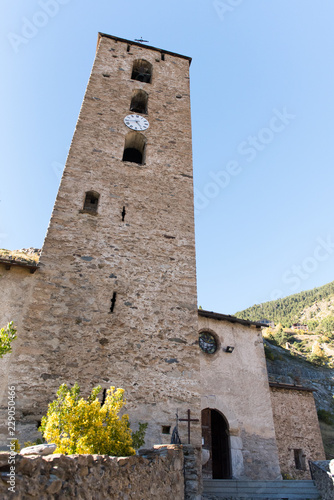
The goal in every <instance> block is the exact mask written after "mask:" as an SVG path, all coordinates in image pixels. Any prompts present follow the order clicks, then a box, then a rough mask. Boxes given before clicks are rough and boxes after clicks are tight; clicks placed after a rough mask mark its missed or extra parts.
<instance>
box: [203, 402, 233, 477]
mask: <svg viewBox="0 0 334 500" xmlns="http://www.w3.org/2000/svg"><path fill="white" fill-rule="evenodd" d="M202 443H203V449H205V450H208V451H209V452H210V458H209V460H208V461H207V462H206V463H205V464H204V465H203V478H208V479H231V477H232V470H231V449H230V434H229V425H228V422H227V420H226V418H225V417H224V415H222V414H221V413H220V412H219V411H218V410H214V409H211V408H205V409H204V410H202Z"/></svg>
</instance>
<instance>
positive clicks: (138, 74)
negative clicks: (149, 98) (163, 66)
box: [131, 59, 152, 83]
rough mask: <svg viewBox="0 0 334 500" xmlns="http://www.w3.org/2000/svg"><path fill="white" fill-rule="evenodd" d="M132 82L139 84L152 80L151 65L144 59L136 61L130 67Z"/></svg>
mask: <svg viewBox="0 0 334 500" xmlns="http://www.w3.org/2000/svg"><path fill="white" fill-rule="evenodd" d="M131 79H132V80H138V81H139V82H144V83H151V80H152V64H151V63H149V62H148V61H145V59H136V60H135V61H134V62H133V66H132V74H131Z"/></svg>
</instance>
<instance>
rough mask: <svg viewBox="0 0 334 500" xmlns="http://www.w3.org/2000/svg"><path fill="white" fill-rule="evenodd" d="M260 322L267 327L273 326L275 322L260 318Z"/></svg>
mask: <svg viewBox="0 0 334 500" xmlns="http://www.w3.org/2000/svg"><path fill="white" fill-rule="evenodd" d="M260 323H262V324H263V325H265V326H267V327H270V328H275V323H274V321H271V320H270V319H261V320H260Z"/></svg>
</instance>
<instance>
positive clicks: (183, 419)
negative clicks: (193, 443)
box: [179, 410, 199, 444]
mask: <svg viewBox="0 0 334 500" xmlns="http://www.w3.org/2000/svg"><path fill="white" fill-rule="evenodd" d="M187 413H188V418H179V422H188V444H190V422H199V420H198V418H190V410H188V412H187Z"/></svg>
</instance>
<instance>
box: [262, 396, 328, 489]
mask: <svg viewBox="0 0 334 500" xmlns="http://www.w3.org/2000/svg"><path fill="white" fill-rule="evenodd" d="M270 392H271V401H272V407H273V414H274V422H275V432H276V441H277V446H278V453H279V460H280V466H281V471H282V474H287V475H289V476H290V477H292V478H293V479H310V472H309V468H308V461H309V460H312V461H314V460H325V452H324V447H323V443H322V438H321V433H320V428H319V422H318V416H317V411H316V407H315V403H314V397H313V393H312V392H308V391H298V390H291V389H278V388H275V387H271V391H270ZM294 450H302V452H301V455H302V460H303V462H304V465H305V470H299V469H297V468H296V464H295V452H294Z"/></svg>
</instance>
